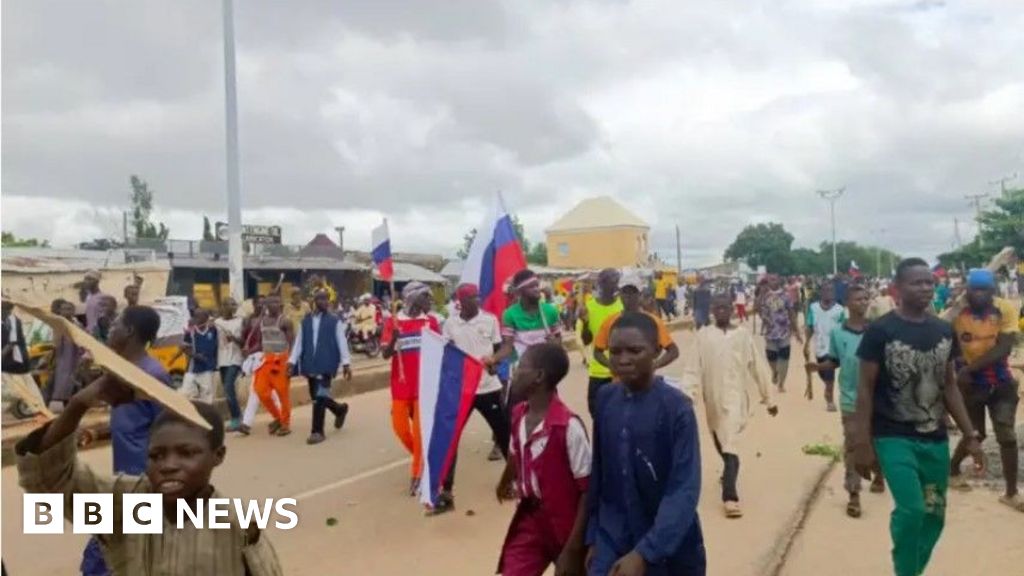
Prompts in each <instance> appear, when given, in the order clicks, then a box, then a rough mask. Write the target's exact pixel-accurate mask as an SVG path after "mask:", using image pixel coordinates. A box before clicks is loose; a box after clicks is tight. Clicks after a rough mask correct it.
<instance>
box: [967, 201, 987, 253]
mask: <svg viewBox="0 0 1024 576" xmlns="http://www.w3.org/2000/svg"><path fill="white" fill-rule="evenodd" d="M988 196H989V194H988V192H984V193H980V194H965V195H964V198H966V199H967V203H968V204H972V205H974V220H975V221H976V222H977V223H978V246H980V247H982V248H984V247H985V239H984V238H982V237H981V201H982V200H984V199H985V198H988Z"/></svg>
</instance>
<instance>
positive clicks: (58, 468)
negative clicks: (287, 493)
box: [15, 306, 283, 576]
mask: <svg viewBox="0 0 1024 576" xmlns="http://www.w3.org/2000/svg"><path fill="white" fill-rule="evenodd" d="M139 309H140V307H135V306H132V307H129V308H127V309H126V310H125V314H128V311H135V310H139ZM154 315H155V312H154ZM157 318H158V319H159V317H157ZM131 399H132V391H131V389H130V388H129V387H128V386H126V385H124V384H121V383H118V382H117V381H116V380H115V379H114V378H113V377H111V376H102V377H100V378H99V379H97V380H95V381H94V382H92V383H91V384H90V385H89V386H88V387H86V388H85V389H83V390H82V391H81V392H79V393H78V394H76V395H75V396H73V397H72V399H71V401H70V402H69V404H68V407H67V409H66V410H65V411H64V412H63V413H61V414H60V415H59V416H57V418H56V419H55V420H53V421H52V422H49V423H48V424H46V425H45V426H43V427H42V428H40V429H38V430H36V431H34V432H32V433H31V434H29V435H28V437H26V438H25V439H24V440H22V441H20V442H19V443H18V444H17V445H16V446H15V452H16V454H17V458H18V477H19V481H20V483H21V486H22V487H23V488H24V489H25V491H26V492H51V493H58V494H63V495H64V498H65V500H66V501H67V502H69V503H70V502H71V498H72V495H77V494H83V493H101V494H103V493H105V494H113V497H114V499H115V500H116V501H117V502H120V501H121V499H122V498H123V497H124V496H125V495H126V494H146V493H153V492H160V493H162V494H163V498H164V503H163V508H164V514H165V516H166V517H167V518H172V517H173V514H174V511H175V510H176V509H177V502H178V499H179V498H181V499H184V500H186V501H187V502H189V503H190V505H191V506H192V508H193V509H196V507H197V506H200V505H202V503H204V502H209V501H210V500H211V499H213V498H220V497H221V496H220V495H219V494H218V493H217V492H216V490H215V489H214V488H213V486H211V485H210V477H211V475H212V473H213V469H214V468H215V467H217V466H219V465H220V464H221V463H222V462H223V461H224V455H225V448H224V428H223V423H222V422H221V419H220V415H219V414H217V411H216V410H214V409H213V408H212V407H211V406H209V405H206V404H200V403H196V404H195V406H196V409H197V410H198V411H199V413H200V415H202V417H203V418H204V419H205V420H206V421H207V422H208V423H209V424H210V427H211V430H209V431H207V430H203V429H202V428H200V427H198V426H196V425H195V424H192V423H189V422H186V421H185V420H183V419H181V418H179V417H177V416H175V415H173V414H172V413H170V412H165V413H163V414H161V415H160V416H159V417H157V418H156V419H155V421H153V422H152V428H151V429H149V428H148V427H147V435H146V436H147V437H146V439H147V441H148V444H149V446H148V452H144V454H145V457H144V459H143V461H142V464H143V465H142V467H140V468H138V469H136V470H132V471H124V470H122V471H117V472H116V475H115V476H113V477H112V476H108V475H105V474H100V473H97V472H96V471H94V470H93V469H92V468H91V467H90V466H89V465H88V464H86V463H84V462H82V461H81V460H79V458H78V455H77V450H76V445H75V431H76V429H77V428H78V425H79V423H80V422H81V421H82V418H83V417H84V416H85V414H86V412H87V411H88V410H89V409H90V408H92V407H93V406H97V405H99V404H101V403H106V404H108V405H111V406H114V407H115V408H114V410H115V412H116V411H117V410H119V409H120V408H122V407H123V406H125V405H127V404H126V402H127V403H130V402H131ZM148 432H152V437H149V434H148ZM143 472H145V476H141V475H142V473H143ZM140 476H141V477H140ZM64 511H65V518H67V520H68V521H70V520H71V519H72V512H73V508H72V506H70V504H69V505H67V506H65V507H64ZM160 521H163V522H165V524H166V522H167V521H166V520H164V519H160ZM229 521H230V523H231V529H230V531H221V530H212V529H209V528H207V529H200V528H195V527H194V526H192V525H189V524H186V525H185V527H184V528H181V529H164V530H162V531H161V532H160V533H158V534H126V533H124V532H123V530H121V529H120V528H119V527H120V521H117V522H115V526H118V528H115V531H114V533H112V534H103V535H99V536H96V537H95V539H94V540H92V542H101V543H102V547H103V551H104V558H105V559H106V564H107V567H104V568H103V570H102V572H86V571H85V568H86V567H85V566H83V573H86V574H93V573H104V574H106V573H109V574H114V575H128V574H195V575H213V574H218V575H220V574H224V575H229V576H243V575H249V576H278V575H281V574H283V571H282V569H281V566H280V564H279V563H278V561H277V556H276V554H275V552H274V549H273V547H272V546H271V544H270V542H269V540H268V539H267V537H266V535H265V534H262V533H261V532H260V530H259V529H258V528H256V527H255V525H254V524H253V525H250V527H249V528H248V529H243V528H241V526H240V524H239V521H238V518H237V517H236V516H235V515H234V514H233V512H232V513H230V515H229ZM108 569H109V571H108Z"/></svg>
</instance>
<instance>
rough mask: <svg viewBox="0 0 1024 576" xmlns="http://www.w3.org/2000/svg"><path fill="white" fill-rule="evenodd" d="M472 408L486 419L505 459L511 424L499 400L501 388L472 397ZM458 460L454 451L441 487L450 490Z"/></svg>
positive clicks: (453, 483)
mask: <svg viewBox="0 0 1024 576" xmlns="http://www.w3.org/2000/svg"><path fill="white" fill-rule="evenodd" d="M473 409H474V410H476V411H477V412H479V413H480V415H481V416H483V417H484V420H486V421H487V425H488V426H490V427H491V432H492V433H493V434H494V441H495V442H496V443H497V444H498V449H499V450H501V455H502V456H504V457H505V459H506V460H507V459H508V443H509V439H510V437H511V432H510V428H511V425H510V424H509V421H508V417H507V416H506V415H505V407H504V406H503V405H502V402H501V390H496V391H494V392H488V393H487V394H478V395H477V397H476V398H474V399H473ZM458 460H459V455H458V453H457V452H456V454H455V458H454V459H452V469H451V470H449V471H448V478H446V479H445V481H444V486H443V488H444V489H445V490H446V491H448V492H451V490H452V486H454V485H455V465H456V464H457V463H458Z"/></svg>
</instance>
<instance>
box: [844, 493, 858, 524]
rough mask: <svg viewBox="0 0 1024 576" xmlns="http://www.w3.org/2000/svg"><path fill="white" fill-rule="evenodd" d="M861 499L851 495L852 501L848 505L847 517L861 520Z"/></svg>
mask: <svg viewBox="0 0 1024 576" xmlns="http://www.w3.org/2000/svg"><path fill="white" fill-rule="evenodd" d="M860 512H861V511H860V498H858V497H857V496H856V495H853V494H851V495H850V501H849V502H847V504H846V515H847V516H849V517H850V518H860Z"/></svg>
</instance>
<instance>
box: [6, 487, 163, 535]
mask: <svg viewBox="0 0 1024 576" xmlns="http://www.w3.org/2000/svg"><path fill="white" fill-rule="evenodd" d="M22 502H23V511H22V514H23V516H22V518H23V522H22V531H23V532H24V533H25V534H63V533H64V518H65V516H68V515H66V514H65V510H64V506H65V501H64V496H63V495H62V494H25V495H24V498H23V500H22ZM121 505H122V506H121V518H120V521H121V526H120V528H121V530H120V531H121V532H122V533H124V534H160V533H161V532H163V507H164V501H163V496H161V495H160V494H123V495H122V496H121ZM115 514H116V509H115V507H114V495H113V494H74V495H72V500H71V514H70V515H69V516H70V518H71V528H72V531H73V532H74V533H75V534H113V533H114V524H115V517H114V516H115Z"/></svg>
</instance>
